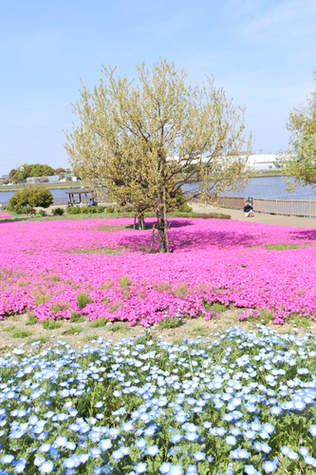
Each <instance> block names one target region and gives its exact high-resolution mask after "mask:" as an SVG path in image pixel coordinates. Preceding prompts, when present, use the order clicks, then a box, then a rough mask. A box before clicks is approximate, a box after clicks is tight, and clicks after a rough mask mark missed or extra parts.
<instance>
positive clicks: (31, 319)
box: [26, 315, 38, 325]
mask: <svg viewBox="0 0 316 475" xmlns="http://www.w3.org/2000/svg"><path fill="white" fill-rule="evenodd" d="M37 322H38V319H37V318H36V317H35V315H29V317H28V319H27V322H26V325H35V323H37Z"/></svg>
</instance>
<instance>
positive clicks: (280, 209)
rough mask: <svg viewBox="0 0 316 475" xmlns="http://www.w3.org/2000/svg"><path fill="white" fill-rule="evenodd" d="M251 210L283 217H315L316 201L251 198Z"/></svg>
mask: <svg viewBox="0 0 316 475" xmlns="http://www.w3.org/2000/svg"><path fill="white" fill-rule="evenodd" d="M253 209H254V211H256V212H257V213H269V214H278V215H285V216H302V217H308V218H315V217H316V201H312V200H272V199H265V198H253Z"/></svg>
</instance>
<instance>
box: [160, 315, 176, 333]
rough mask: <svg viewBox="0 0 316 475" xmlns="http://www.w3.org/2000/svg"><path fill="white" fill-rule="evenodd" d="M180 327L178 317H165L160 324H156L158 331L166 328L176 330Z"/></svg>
mask: <svg viewBox="0 0 316 475" xmlns="http://www.w3.org/2000/svg"><path fill="white" fill-rule="evenodd" d="M179 325H180V321H179V318H178V317H171V318H170V317H165V318H164V319H163V320H161V322H159V323H158V328H159V329H160V330H163V329H168V328H176V327H178V326H179Z"/></svg>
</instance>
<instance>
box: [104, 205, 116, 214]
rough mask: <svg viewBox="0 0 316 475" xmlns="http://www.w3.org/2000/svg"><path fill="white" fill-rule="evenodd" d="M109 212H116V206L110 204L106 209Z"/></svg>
mask: <svg viewBox="0 0 316 475" xmlns="http://www.w3.org/2000/svg"><path fill="white" fill-rule="evenodd" d="M105 211H106V212H107V213H115V208H114V206H112V205H111V206H108V207H107V208H106V210H105Z"/></svg>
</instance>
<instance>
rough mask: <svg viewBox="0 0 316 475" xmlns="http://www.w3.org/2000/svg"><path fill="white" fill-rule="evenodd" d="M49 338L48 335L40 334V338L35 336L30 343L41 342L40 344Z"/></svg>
mask: <svg viewBox="0 0 316 475" xmlns="http://www.w3.org/2000/svg"><path fill="white" fill-rule="evenodd" d="M48 340H49V338H48V336H39V337H38V338H33V340H31V341H30V343H35V342H39V343H40V344H42V345H43V344H44V343H46V342H47V341H48Z"/></svg>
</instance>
